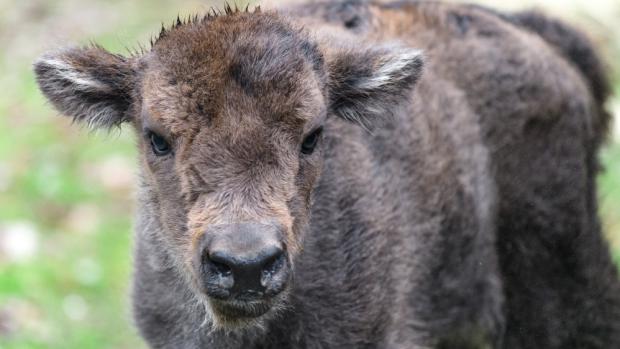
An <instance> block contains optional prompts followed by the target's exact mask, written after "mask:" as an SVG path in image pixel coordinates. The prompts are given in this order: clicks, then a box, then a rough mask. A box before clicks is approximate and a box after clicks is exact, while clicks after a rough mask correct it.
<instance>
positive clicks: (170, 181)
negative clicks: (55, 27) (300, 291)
mask: <svg viewBox="0 0 620 349" xmlns="http://www.w3.org/2000/svg"><path fill="white" fill-rule="evenodd" d="M318 41H319V40H318V39H316V38H315V39H311V38H310V35H309V34H308V33H307V32H306V31H304V30H303V29H300V28H296V27H295V26H294V25H292V24H290V23H289V22H287V20H285V19H283V18H281V17H279V16H278V15H277V14H274V13H261V12H254V13H248V12H237V11H227V13H226V14H224V15H220V16H207V17H205V18H201V19H193V20H189V21H186V22H184V23H181V22H179V23H177V24H176V25H174V26H173V27H172V28H170V29H168V30H164V31H162V33H161V34H160V36H159V38H158V39H157V40H155V42H154V43H153V45H152V48H151V49H150V50H149V51H148V52H144V53H141V54H135V55H132V56H130V57H123V56H119V55H115V54H111V53H109V52H107V51H105V50H104V49H102V48H100V47H96V46H93V47H85V48H70V49H64V50H61V51H57V52H53V53H49V54H46V55H44V56H42V57H41V58H40V59H39V60H38V61H37V62H36V64H35V71H36V75H37V79H38V82H39V85H40V88H41V90H42V91H43V93H44V94H45V96H46V97H47V98H48V99H49V100H50V101H51V102H52V104H53V105H54V106H55V107H56V108H57V109H58V110H59V111H60V112H62V113H63V114H66V115H68V116H71V117H73V118H74V119H75V120H76V121H78V122H84V123H86V124H88V125H90V126H93V127H111V126H115V125H120V124H121V123H128V124H131V125H132V126H133V128H134V129H135V131H136V133H137V135H138V146H139V149H140V162H141V177H142V178H141V181H142V183H143V186H144V187H145V188H146V190H145V191H144V192H145V194H144V195H148V198H147V200H144V198H142V199H143V200H141V201H142V202H144V201H146V204H148V205H149V207H151V210H149V212H154V214H153V215H154V216H153V217H149V219H151V220H152V221H156V222H157V224H155V225H154V226H157V227H158V228H157V229H156V231H154V232H153V234H151V236H153V237H154V239H157V242H156V243H157V244H160V245H163V249H164V250H165V251H166V253H167V255H168V257H170V260H172V261H173V264H174V269H175V270H176V272H177V273H178V274H179V280H180V282H186V283H187V284H188V286H189V287H190V289H191V290H192V291H193V292H195V293H196V295H197V298H198V299H201V300H203V301H204V302H205V304H207V305H208V306H207V309H208V312H209V315H211V318H212V320H213V321H212V323H213V324H214V325H215V326H220V327H227V328H234V327H239V326H243V325H244V324H248V323H252V322H257V321H260V319H261V318H263V315H264V314H266V313H269V312H270V311H271V313H274V312H275V310H273V309H278V308H280V306H281V305H283V304H285V302H286V294H287V292H286V290H287V289H289V288H290V285H289V283H290V282H291V279H292V275H293V274H294V269H295V259H296V256H298V254H299V253H300V251H301V250H302V247H303V237H304V234H305V231H306V230H308V229H307V225H308V222H309V215H310V208H311V204H312V193H313V189H314V187H315V186H316V184H317V180H318V178H319V176H320V174H321V168H322V154H323V150H324V149H323V147H324V145H323V142H322V138H323V135H324V134H325V133H327V132H329V130H327V129H325V127H326V119H327V118H332V117H340V118H343V119H346V120H349V121H351V122H358V123H365V122H367V121H368V120H371V119H372V118H374V117H385V116H386V115H387V114H389V113H390V110H391V108H392V107H393V105H394V104H395V103H399V102H401V101H403V100H406V99H407V98H408V96H410V91H411V88H412V87H413V85H414V83H415V81H416V79H417V77H418V75H419V73H420V69H421V65H422V61H421V57H420V55H419V53H418V52H417V51H416V50H413V49H410V48H404V47H401V46H396V45H391V46H382V47H365V46H363V47H361V46H360V47H356V48H352V47H344V46H341V45H340V44H336V43H335V41H333V40H330V41H329V43H328V42H327V40H325V42H323V41H321V42H320V43H319V42H318ZM154 243H155V242H154Z"/></svg>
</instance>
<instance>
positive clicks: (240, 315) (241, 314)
mask: <svg viewBox="0 0 620 349" xmlns="http://www.w3.org/2000/svg"><path fill="white" fill-rule="evenodd" d="M211 308H212V310H213V313H214V315H215V317H216V318H217V319H218V320H220V321H221V322H222V323H225V324H239V323H244V322H251V321H253V320H257V319H258V318H260V317H261V316H263V315H265V314H266V313H267V312H269V310H270V309H271V308H272V302H271V301H269V300H260V301H239V300H227V301H223V300H215V299H214V300H212V301H211Z"/></svg>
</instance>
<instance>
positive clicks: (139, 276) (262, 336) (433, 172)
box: [36, 1, 620, 348]
mask: <svg viewBox="0 0 620 349" xmlns="http://www.w3.org/2000/svg"><path fill="white" fill-rule="evenodd" d="M291 23H297V24H294V25H293V24H291ZM299 23H302V24H304V27H305V28H310V29H312V31H311V32H308V31H307V30H306V29H302V27H301V26H300V25H298V24H299ZM541 24H549V26H544V25H541ZM551 24H554V25H555V26H554V25H551ZM564 29H565V27H563V26H562V25H561V24H557V23H556V22H552V21H547V20H546V19H544V18H542V17H536V16H535V15H531V16H526V15H521V16H512V17H511V16H506V15H501V14H497V13H494V12H492V11H489V10H486V9H483V8H478V7H472V6H465V5H446V4H439V3H423V2H420V3H418V2H402V3H393V4H368V3H365V2H364V3H362V2H354V1H350V2H342V3H337V4H312V5H304V6H301V7H297V8H294V9H290V10H289V11H287V14H286V16H284V15H278V14H276V13H260V12H254V13H250V12H242V11H233V10H230V9H228V10H227V11H226V13H225V14H223V15H214V16H208V17H205V18H204V19H202V18H200V19H198V18H195V19H192V20H189V21H187V22H185V23H182V22H181V21H179V23H178V24H177V25H175V26H174V27H173V28H171V29H169V30H166V31H164V32H162V34H161V35H160V37H159V38H158V39H157V40H156V42H154V43H153V47H152V49H151V50H150V51H149V52H146V53H142V54H140V55H136V56H134V57H130V58H124V57H120V56H116V55H111V54H109V53H107V52H105V51H104V50H102V49H100V48H86V49H71V50H65V51H60V52H57V53H53V54H50V55H46V56H44V57H42V59H41V60H40V61H39V62H38V63H37V65H36V70H37V74H38V78H39V82H40V84H41V87H42V90H43V91H44V92H45V93H46V95H47V96H48V98H50V100H51V101H52V102H53V103H54V104H55V105H56V107H57V108H59V109H60V110H61V111H62V112H64V113H66V114H68V115H71V116H73V117H74V118H76V119H79V120H84V121H86V122H88V123H90V124H98V125H106V126H109V125H113V124H119V123H121V122H128V123H131V124H132V125H133V126H134V127H135V129H136V130H137V132H138V134H139V135H143V137H139V138H140V142H139V143H140V149H141V176H140V177H141V178H140V185H139V191H138V201H139V203H138V221H137V223H136V235H135V245H136V251H135V274H134V286H133V303H134V313H135V318H136V323H137V325H138V327H139V328H140V331H141V333H142V335H143V336H144V338H145V339H146V340H147V342H148V343H149V344H150V345H151V346H153V347H158V348H159V347H161V348H203V347H204V348H286V347H299V348H305V347H307V348H567V347H574V348H611V347H614V346H615V345H618V344H620V338H618V333H619V331H618V330H619V329H620V311H619V304H620V299H619V297H620V295H619V293H618V291H619V289H618V281H617V276H616V272H615V270H614V268H613V265H612V263H611V261H610V258H609V253H608V251H607V247H606V245H605V244H604V242H603V240H602V236H601V233H600V227H599V223H598V219H597V215H596V204H595V199H596V194H595V186H594V176H595V173H596V161H595V159H596V150H597V147H598V145H599V144H600V141H601V139H602V137H603V133H604V129H605V124H606V121H605V114H604V112H603V111H602V108H601V103H602V102H603V101H604V98H605V93H606V92H605V87H604V83H603V82H604V81H599V80H597V79H600V72H599V71H598V70H597V69H599V67H598V66H593V65H594V64H598V61H597V60H596V59H595V56H594V54H593V53H592V51H591V50H590V49H589V46H587V45H586V46H584V47H585V48H586V51H585V53H586V54H587V55H586V56H580V57H582V58H583V57H585V58H583V59H586V58H588V59H593V60H592V61H591V62H590V64H582V63H583V62H582V61H579V62H577V63H575V62H572V61H571V52H573V51H574V50H572V49H573V48H574V47H575V46H571V47H562V46H558V42H561V40H560V41H558V40H556V39H557V35H559V34H558V33H560V34H562V35H569V37H570V38H571V40H577V41H576V44H583V43H584V42H583V41H581V38H580V37H575V36H573V34H571V33H572V32H571V31H570V30H568V32H567V31H566V30H564ZM532 30H534V31H539V32H540V35H542V36H540V35H539V34H537V33H536V32H534V31H532ZM566 32H567V33H568V34H565V33H566ZM544 37H546V38H547V40H545V39H544ZM352 43H355V44H352ZM580 47H581V46H580ZM418 50H421V51H422V52H423V56H424V57H425V58H424V64H423V60H422V55H421V54H420V53H419V51H418ZM571 50H572V51H571ZM592 57H594V58H592ZM591 91H593V92H591ZM265 256H266V257H265Z"/></svg>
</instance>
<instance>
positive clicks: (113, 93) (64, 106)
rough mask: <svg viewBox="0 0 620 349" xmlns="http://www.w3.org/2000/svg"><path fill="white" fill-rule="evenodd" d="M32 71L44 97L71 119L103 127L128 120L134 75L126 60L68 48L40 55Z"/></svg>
mask: <svg viewBox="0 0 620 349" xmlns="http://www.w3.org/2000/svg"><path fill="white" fill-rule="evenodd" d="M34 71H35V74H36V77H37V82H38V84H39V88H40V89H41V91H42V92H43V94H44V95H45V97H47V99H48V100H49V101H50V102H52V104H53V105H54V107H56V109H58V111H60V112H61V113H63V114H65V115H68V116H71V117H73V119H74V120H76V121H79V122H83V123H86V124H87V125H88V126H89V127H104V128H110V127H112V126H117V125H120V124H121V123H122V122H124V121H127V120H129V118H130V117H129V115H128V110H129V107H130V105H131V102H132V101H131V95H132V90H133V86H134V79H135V73H134V70H133V69H132V66H131V62H129V60H128V59H126V58H125V57H123V56H120V55H116V54H112V53H110V52H108V51H106V50H104V49H103V48H101V47H97V46H92V47H85V48H70V49H65V50H62V51H58V52H52V53H48V54H45V55H43V56H41V57H40V58H39V59H38V60H37V61H36V62H35V64H34Z"/></svg>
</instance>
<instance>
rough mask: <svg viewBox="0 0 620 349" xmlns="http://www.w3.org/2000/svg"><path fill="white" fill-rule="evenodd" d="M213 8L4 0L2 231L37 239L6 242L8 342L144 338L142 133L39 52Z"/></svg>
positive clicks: (605, 185)
mask: <svg viewBox="0 0 620 349" xmlns="http://www.w3.org/2000/svg"><path fill="white" fill-rule="evenodd" d="M93 8H94V10H93ZM207 8H208V6H207V5H204V4H203V3H202V2H200V1H176V2H165V1H162V0H159V1H150V0H149V1H147V0H139V1H133V2H120V1H111V2H104V1H102V0H100V1H93V2H88V3H87V4H84V3H83V2H80V1H78V0H57V1H44V0H37V1H28V2H22V3H21V4H19V5H18V4H14V3H8V2H5V0H0V13H3V14H2V15H0V38H2V40H3V50H2V51H0V71H2V74H0V90H2V94H0V135H2V136H0V237H2V234H6V232H7V231H8V230H10V229H13V230H15V229H17V228H19V227H22V228H21V229H22V230H21V233H20V234H21V235H20V238H23V236H26V237H27V236H29V235H28V234H31V235H32V236H34V240H35V241H36V247H35V248H34V249H32V250H31V251H30V252H28V253H26V255H25V256H24V257H23V258H22V259H16V258H13V257H10V256H8V255H3V254H2V252H1V250H0V349H17V348H19V349H22V348H66V349H72V348H139V347H141V346H143V344H141V341H140V340H139V339H138V337H137V335H136V333H135V329H134V327H133V326H132V324H131V318H130V315H129V314H130V306H129V286H128V284H129V280H130V274H131V269H130V268H131V257H130V255H131V218H132V217H131V214H130V212H131V211H132V208H133V204H132V175H133V172H134V171H135V164H134V163H135V157H136V154H135V150H134V147H133V143H134V140H133V136H132V135H131V132H128V131H129V130H125V131H124V132H113V133H112V134H109V135H106V134H99V133H89V132H88V131H86V130H80V129H79V128H78V127H75V126H72V125H70V122H69V121H68V120H66V119H65V118H63V117H61V116H58V115H57V114H56V113H55V112H53V111H52V109H51V107H50V106H49V105H48V104H47V103H46V102H45V101H44V99H43V97H42V96H41V94H40V93H39V92H38V90H37V87H36V84H35V82H34V77H33V74H32V71H31V67H30V64H31V62H33V61H34V59H35V57H36V56H37V55H38V54H40V53H41V52H42V51H43V50H44V48H45V47H54V46H55V45H56V43H55V41H57V40H58V37H57V35H62V36H63V38H64V39H67V40H68V41H70V42H81V43H84V42H87V41H86V40H87V39H88V40H89V39H93V40H94V41H97V42H99V43H101V44H103V45H104V46H105V47H107V48H108V49H110V50H112V51H115V52H121V53H122V52H125V49H124V47H125V45H127V46H130V47H131V46H133V45H134V44H135V43H137V42H142V43H146V42H147V41H148V38H149V36H150V35H151V34H153V33H156V32H157V31H158V29H159V26H160V21H161V20H162V19H164V20H166V21H167V22H169V21H171V20H172V18H174V17H176V15H177V14H178V13H180V14H181V15H183V14H188V13H192V12H195V11H199V12H204V11H205V10H206V9H207ZM93 13H94V14H93ZM93 16H94V17H93ZM91 17H92V18H91ZM93 18H97V19H98V20H93ZM73 23H82V24H73ZM50 24H54V25H50ZM56 25H58V27H59V28H60V29H59V31H60V32H57V31H56V29H55V28H57V27H56ZM5 39H6V40H5ZM619 40H620V39H619ZM47 45H50V46H47ZM617 91H618V92H619V95H620V84H619V85H618V89H617ZM602 159H603V162H604V164H605V166H606V168H607V171H606V172H605V173H604V174H603V175H602V176H601V177H600V179H599V184H600V197H601V213H602V214H603V216H604V222H605V228H606V232H607V234H608V236H609V239H610V241H612V245H613V247H614V252H613V253H614V256H615V258H616V260H617V261H618V263H619V265H620V145H618V144H612V145H610V146H609V147H608V148H606V150H605V151H604V152H603V154H602ZM23 227H25V228H23ZM24 229H26V230H27V232H26V233H23V230H24Z"/></svg>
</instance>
